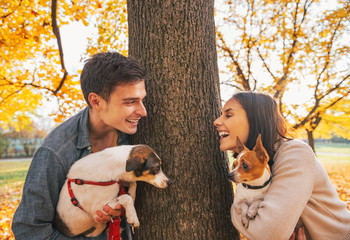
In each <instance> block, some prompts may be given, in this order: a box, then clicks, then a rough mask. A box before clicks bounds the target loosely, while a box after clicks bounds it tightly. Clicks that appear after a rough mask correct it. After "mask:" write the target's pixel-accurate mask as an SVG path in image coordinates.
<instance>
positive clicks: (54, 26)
mask: <svg viewBox="0 0 350 240" xmlns="http://www.w3.org/2000/svg"><path fill="white" fill-rule="evenodd" d="M51 19H52V31H53V33H54V34H55V36H56V39H57V45H58V50H59V53H60V60H61V67H62V70H63V77H62V79H61V81H60V84H59V85H58V87H57V88H56V90H54V91H53V94H54V95H57V92H58V91H60V89H61V88H62V86H63V84H64V81H65V80H66V78H67V76H68V72H67V70H66V67H65V65H64V58H63V48H62V41H61V35H60V29H59V28H58V25H57V0H52V5H51Z"/></svg>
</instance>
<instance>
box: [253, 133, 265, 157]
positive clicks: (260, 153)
mask: <svg viewBox="0 0 350 240" xmlns="http://www.w3.org/2000/svg"><path fill="white" fill-rule="evenodd" d="M253 150H254V151H255V152H256V156H257V157H258V159H259V160H260V161H261V162H262V163H265V162H268V161H269V155H268V154H267V151H266V149H265V148H264V146H263V144H262V141H261V134H259V136H258V138H257V139H256V144H255V147H254V149H253Z"/></svg>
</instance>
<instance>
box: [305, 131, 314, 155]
mask: <svg viewBox="0 0 350 240" xmlns="http://www.w3.org/2000/svg"><path fill="white" fill-rule="evenodd" d="M306 132H307V140H308V142H309V146H310V147H311V148H312V150H313V151H314V152H315V143H314V134H313V133H314V131H309V130H306Z"/></svg>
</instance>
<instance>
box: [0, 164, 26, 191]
mask: <svg viewBox="0 0 350 240" xmlns="http://www.w3.org/2000/svg"><path fill="white" fill-rule="evenodd" d="M29 165H30V161H1V160H0V188H2V187H4V186H5V185H8V184H12V183H15V182H18V181H24V179H25V177H26V175H27V171H28V168H29Z"/></svg>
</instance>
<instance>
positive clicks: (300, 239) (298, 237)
mask: <svg viewBox="0 0 350 240" xmlns="http://www.w3.org/2000/svg"><path fill="white" fill-rule="evenodd" d="M289 240H306V236H305V229H304V227H300V228H298V229H297V230H296V232H293V234H292V236H290V238H289Z"/></svg>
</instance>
